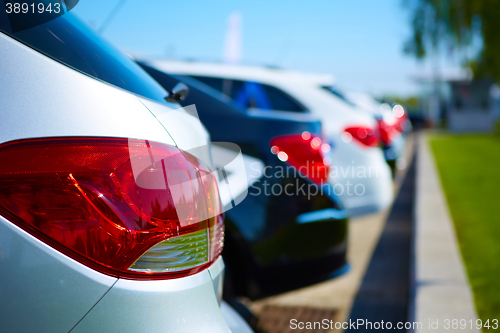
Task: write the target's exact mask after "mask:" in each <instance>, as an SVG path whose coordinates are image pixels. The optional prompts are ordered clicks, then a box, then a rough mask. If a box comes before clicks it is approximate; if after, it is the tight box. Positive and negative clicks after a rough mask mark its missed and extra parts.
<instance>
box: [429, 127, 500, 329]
mask: <svg viewBox="0 0 500 333" xmlns="http://www.w3.org/2000/svg"><path fill="white" fill-rule="evenodd" d="M430 143H431V147H432V150H433V151H434V156H435V159H436V164H437V167H438V170H439V174H440V177H441V182H442V184H443V189H444V192H445V194H446V199H447V202H448V206H449V208H450V213H451V216H452V218H453V222H454V224H455V230H456V234H457V238H458V243H459V246H460V251H461V253H462V257H463V259H464V262H465V266H466V269H467V274H468V276H469V281H470V284H471V286H472V291H473V292H474V301H475V304H476V309H477V312H478V315H479V318H481V319H482V320H483V322H485V321H486V320H487V319H490V322H491V319H493V318H495V319H496V318H500V283H498V278H499V276H500V260H498V258H499V257H500V242H499V239H500V214H498V199H499V192H498V185H499V184H500V173H499V172H498V166H499V165H500V140H498V139H497V138H495V137H493V136H492V135H453V136H452V135H450V136H441V135H436V136H434V137H433V139H432V140H431V142H430Z"/></svg>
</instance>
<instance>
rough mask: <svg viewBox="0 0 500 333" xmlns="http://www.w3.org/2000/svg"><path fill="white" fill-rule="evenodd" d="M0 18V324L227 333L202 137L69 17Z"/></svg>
mask: <svg viewBox="0 0 500 333" xmlns="http://www.w3.org/2000/svg"><path fill="white" fill-rule="evenodd" d="M4 15H5V14H4V13H0V23H1V26H0V28H1V29H0V30H1V31H0V54H1V58H2V64H1V65H0V77H1V80H2V83H3V85H2V89H1V90H0V101H1V103H2V113H1V122H0V127H1V130H0V161H1V163H0V322H1V323H2V324H1V325H2V330H5V331H6V332H34V331H36V332H69V331H72V332H98V331H101V332H165V331H168V332H229V328H228V327H227V325H226V322H225V320H224V318H223V314H222V312H221V310H220V301H221V293H222V287H221V286H222V279H223V271H224V264H223V262H222V259H221V257H220V253H221V251H222V244H223V235H224V226H223V221H222V215H221V213H222V210H221V207H220V202H219V197H218V192H217V191H218V189H217V182H216V177H215V175H214V174H213V167H212V165H211V164H210V162H209V161H207V158H206V155H204V154H201V153H200V154H197V153H196V152H195V151H191V152H188V151H187V150H189V145H188V143H189V144H193V142H199V143H202V142H204V143H205V144H206V141H207V137H208V134H207V133H206V132H205V131H201V132H200V131H193V130H192V128H190V127H189V126H188V125H189V124H191V123H193V122H195V120H193V119H192V118H193V117H192V116H191V115H188V114H186V113H183V112H176V111H175V110H174V109H176V108H178V106H177V105H173V104H170V105H169V104H167V103H164V102H162V101H163V98H164V97H165V95H166V92H165V91H164V90H163V89H162V88H161V87H160V86H159V85H157V84H156V82H154V81H153V80H152V79H151V78H150V77H149V76H148V75H147V74H146V73H144V72H143V71H142V70H141V69H140V68H139V67H138V66H136V65H135V64H134V63H133V62H132V61H130V60H129V59H128V58H127V57H126V56H124V55H122V54H121V53H120V52H118V51H115V50H114V49H113V48H112V47H110V46H109V45H107V44H106V43H105V42H104V41H102V40H101V39H100V38H99V37H97V36H95V34H94V33H93V32H91V31H90V30H87V28H86V27H84V26H83V25H82V24H81V23H80V22H79V21H78V20H76V19H75V18H74V17H72V16H71V14H65V15H64V16H62V17H59V18H57V19H54V20H52V21H50V22H47V23H45V24H43V25H40V26H36V27H34V28H31V29H29V30H24V31H20V32H14V31H12V29H11V27H10V26H9V25H8V24H7V23H8V22H9V21H7V19H6V17H4ZM103 81H104V82H103ZM148 106H149V108H153V107H156V108H157V109H158V110H160V109H161V110H162V111H163V112H165V113H169V112H172V113H175V117H170V120H171V121H170V122H169V123H168V124H165V123H161V122H159V121H158V119H157V117H156V116H155V115H154V114H153V113H152V112H151V111H150V110H149V109H148ZM176 128H182V129H183V130H184V133H181V132H179V131H175V129H176ZM186 137H188V138H186ZM205 148H206V149H208V147H205ZM241 329H242V331H245V328H244V327H242V328H241Z"/></svg>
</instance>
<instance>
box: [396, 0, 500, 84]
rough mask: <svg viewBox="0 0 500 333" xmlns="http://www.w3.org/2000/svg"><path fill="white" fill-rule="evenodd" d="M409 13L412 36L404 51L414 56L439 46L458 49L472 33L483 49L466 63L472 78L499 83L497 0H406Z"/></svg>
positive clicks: (499, 7) (499, 6)
mask: <svg viewBox="0 0 500 333" xmlns="http://www.w3.org/2000/svg"><path fill="white" fill-rule="evenodd" d="M407 2H408V3H409V5H410V8H411V10H412V13H413V17H412V22H411V24H412V28H413V35H412V37H411V38H410V40H408V41H407V43H406V44H405V51H406V52H407V53H409V54H412V55H413V56H415V57H417V58H423V57H425V56H426V55H427V54H428V53H429V51H430V50H432V49H437V48H439V47H443V46H445V47H447V48H449V49H453V48H462V47H464V46H467V45H469V44H470V43H471V41H472V38H473V36H475V35H478V36H480V37H481V39H482V43H483V48H482V50H481V52H480V53H479V54H478V55H477V57H476V59H474V60H473V61H471V62H469V63H468V64H464V65H468V67H469V68H471V70H472V72H473V74H474V76H475V77H476V78H493V79H495V81H496V82H500V57H499V56H498V55H499V54H500V53H499V52H500V38H498V32H499V31H500V1H499V0H407Z"/></svg>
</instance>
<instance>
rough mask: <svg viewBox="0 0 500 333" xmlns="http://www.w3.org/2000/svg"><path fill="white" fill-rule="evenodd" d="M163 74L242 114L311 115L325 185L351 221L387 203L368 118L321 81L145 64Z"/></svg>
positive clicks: (388, 185)
mask: <svg viewBox="0 0 500 333" xmlns="http://www.w3.org/2000/svg"><path fill="white" fill-rule="evenodd" d="M148 64H149V65H151V66H154V67H155V68H156V69H159V70H162V71H164V72H167V73H172V74H179V75H189V76H191V77H193V78H195V79H197V80H199V81H201V82H203V83H205V84H207V85H209V86H211V87H213V88H215V89H216V90H218V91H220V92H222V93H224V94H225V95H226V96H228V97H230V98H231V99H232V101H233V102H234V104H236V105H238V106H240V107H241V108H243V109H245V110H246V112H247V114H254V113H256V112H257V113H259V114H266V113H270V112H274V114H276V113H281V114H282V117H293V116H304V115H307V114H310V113H311V114H313V115H314V116H315V117H317V118H319V119H320V120H321V122H322V125H323V135H324V137H325V138H326V140H323V141H320V140H319V141H316V142H315V144H317V147H318V148H320V149H321V150H322V151H323V152H324V153H325V154H327V156H328V158H329V159H330V161H329V162H330V163H331V166H330V177H329V182H330V183H331V185H332V188H333V191H334V193H335V194H336V195H338V196H340V198H341V200H342V202H343V204H344V205H345V207H346V208H347V209H348V211H349V213H350V214H351V215H361V214H366V213H370V212H375V211H379V210H381V209H384V208H386V207H388V206H389V205H390V204H391V203H392V199H393V192H392V191H393V188H392V177H391V171H390V169H389V167H388V165H387V163H386V162H385V160H384V156H383V153H382V151H381V150H380V148H379V147H378V146H379V140H378V137H377V133H376V131H377V122H376V120H375V119H374V117H373V116H372V115H370V114H368V113H366V112H363V111H362V110H354V108H353V107H352V106H351V105H349V104H347V103H345V102H344V101H342V100H340V99H339V98H337V97H335V96H334V95H333V94H331V93H330V92H328V91H326V90H324V89H322V88H321V87H320V86H319V85H318V82H323V81H324V80H325V79H328V77H326V78H325V76H322V75H314V74H305V73H300V72H294V71H287V70H281V69H276V68H265V67H252V66H241V65H224V64H216V63H201V62H189V61H168V60H150V61H149V62H148Z"/></svg>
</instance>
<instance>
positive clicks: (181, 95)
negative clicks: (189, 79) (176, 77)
mask: <svg viewBox="0 0 500 333" xmlns="http://www.w3.org/2000/svg"><path fill="white" fill-rule="evenodd" d="M188 94H189V87H188V86H186V85H185V84H184V83H182V82H179V83H177V84H176V85H175V87H174V88H173V89H172V91H170V93H169V94H168V96H167V97H165V100H166V101H167V102H172V103H179V102H180V101H182V100H184V99H185V98H186V96H187V95H188Z"/></svg>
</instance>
